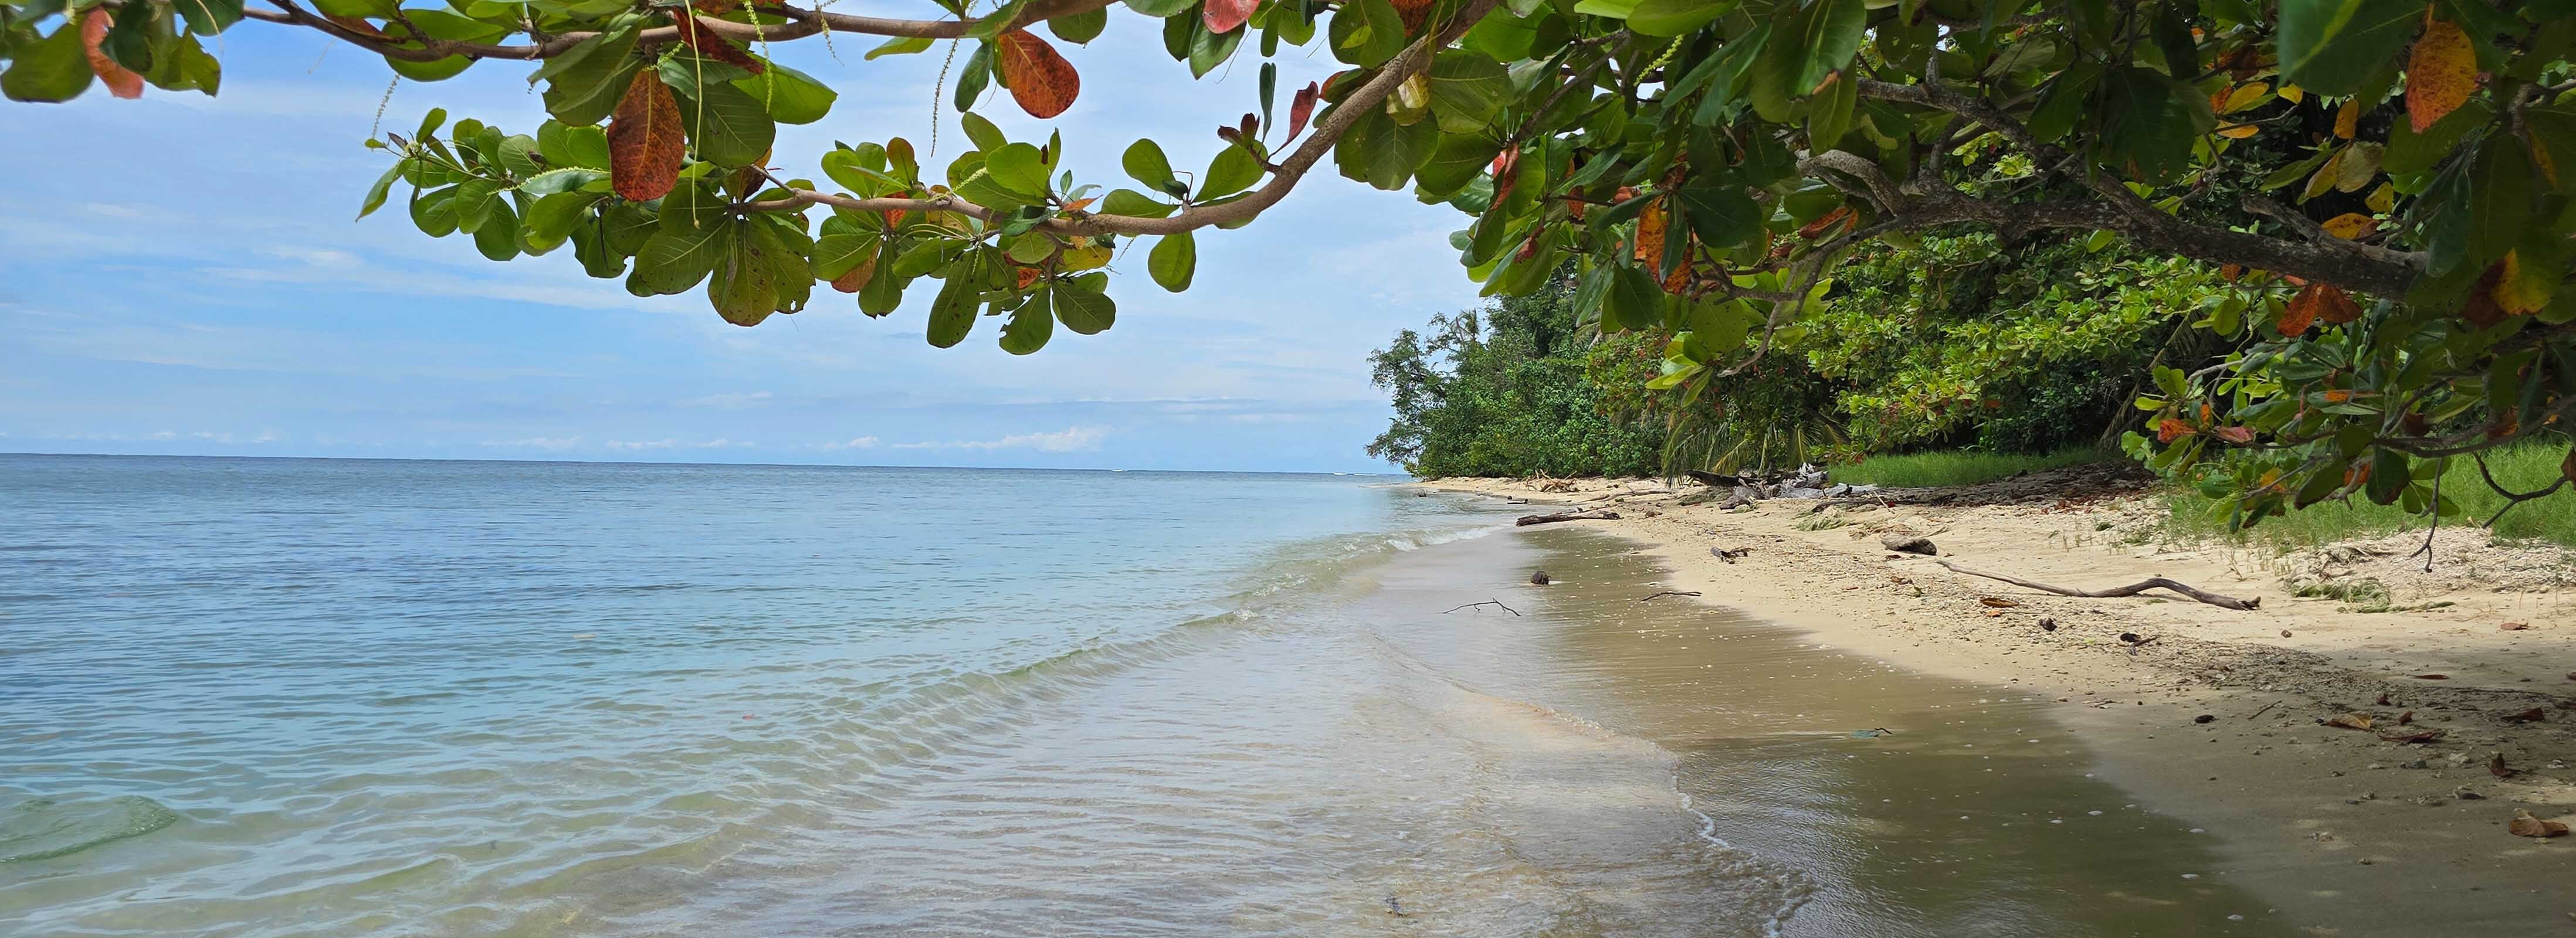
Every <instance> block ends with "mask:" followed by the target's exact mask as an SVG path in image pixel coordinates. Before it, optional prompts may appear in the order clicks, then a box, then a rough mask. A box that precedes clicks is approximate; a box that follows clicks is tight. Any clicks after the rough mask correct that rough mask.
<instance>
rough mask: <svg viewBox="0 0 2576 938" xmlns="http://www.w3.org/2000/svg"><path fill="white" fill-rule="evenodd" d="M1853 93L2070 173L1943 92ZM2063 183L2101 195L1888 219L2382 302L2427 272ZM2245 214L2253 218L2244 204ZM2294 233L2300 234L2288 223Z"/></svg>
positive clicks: (2006, 126) (1972, 105)
mask: <svg viewBox="0 0 2576 938" xmlns="http://www.w3.org/2000/svg"><path fill="white" fill-rule="evenodd" d="M1858 90H1859V93H1860V94H1861V95H1863V96H1865V97H1871V98H1877V99H1879V100H1883V101H1897V102H1902V103H1906V104H1915V105H1920V106H1923V107H1929V108H1934V109H1937V110H1942V111H1948V112H1950V113H1952V114H1957V115H1959V116H1961V117H1964V118H1967V119H1969V120H1972V121H1975V122H1976V123H1978V124H1980V125H1983V126H1985V127H1986V128H1988V129H1990V130H1993V131H1994V132H1996V133H1998V134H2001V135H2002V136H2003V137H2004V139H2005V140H2007V141H2010V142H2011V143H2012V144H2013V145H2014V146H2016V147H2019V148H2021V149H2022V150H2023V151H2024V152H2026V153H2028V154H2030V156H2031V158H2032V159H2033V160H2034V161H2035V162H2036V163H2037V164H2038V165H2040V166H2045V167H2072V166H2074V165H2076V164H2075V163H2074V162H2073V161H2070V160H2068V159H2067V158H2066V156H2067V155H2066V153H2065V152H2064V151H2061V150H2059V149H2058V148H2056V147H2053V146H2049V145H2047V144H2044V143H2041V142H2040V141H2039V139H2038V138H2037V137H2036V136H2034V135H2032V134H2031V132H2030V128H2029V127H2028V126H2026V125H2024V124H2023V123H2022V122H2021V121H2019V120H2016V119H2014V118H2013V116H2012V115H2011V114H2009V113H2006V112H2005V111H2004V110H2003V109H2001V108H1998V107H1995V106H1994V105H1992V104H1988V103H1986V102H1984V101H1981V100H1978V99H1976V98H1973V97H1970V96H1968V95H1965V94H1961V93H1959V92H1957V91H1954V90H1951V89H1950V88H1948V87H1946V86H1943V85H1939V84H1917V85H1900V84H1895V83H1892V82H1884V81H1875V80H1870V79H1863V80H1861V82H1860V87H1859V89H1858ZM2069 178H2070V179H2072V180H2073V181H2074V182H2076V183H2077V184H2078V185H2082V186H2084V187H2085V188H2087V189H2089V190H2092V191H2093V192H2094V193H2096V194H2098V195H2100V196H2102V198H2103V200H2104V201H2103V202H2102V203H2099V204H2092V205H2089V206H2084V205H2076V204H2071V203H2057V204H2055V205H2045V204H2044V205H2043V206H2022V205H2010V204H2004V203H1986V204H1984V205H1975V204H1970V203H1974V202H1976V200H1971V199H1967V198H1966V197H1964V196H1951V195H1940V196H1929V197H1925V198H1918V199H1916V200H1914V201H1913V202H1911V203H1909V204H1908V205H1907V206H1906V207H1904V208H1902V209H1899V210H1898V211H1897V212H1895V213H1894V214H1895V215H1896V219H1895V220H1897V221H1900V222H1902V223H1904V225H1905V227H1908V228H1919V227H1925V226H1927V225H1931V224H1941V223H1946V222H1952V221H1977V222H1983V223H1986V224H1990V225H1995V226H1997V227H1998V228H2001V229H2002V230H2006V231H2027V230H2031V229H2037V228H2093V229H2096V230H2108V231H2115V232H2118V233H2119V234H2120V235H2121V236H2123V237H2126V238H2128V239H2129V240H2130V241H2132V242H2135V243H2137V244H2138V245H2139V246H2140V247H2143V248H2147V249H2149V250H2154V251H2162V252H2166V253H2171V254H2178V255H2181V256H2184V257H2189V258H2192V259H2194V260H2202V261H2211V262H2215V263H2222V264H2243V265H2245V266H2247V267H2254V268H2260V269H2263V270H2270V271H2274V272H2277V273H2284V274H2290V275H2293V276H2297V277H2302V278H2305V279H2308V280H2315V281H2322V282H2326V283H2332V284H2336V285H2338V286H2343V287H2348V288H2351V289H2355V290H2359V291H2362V292H2365V293H2372V294H2377V295H2380V296H2387V297H2398V296H2403V295H2405V293H2406V290H2407V287H2408V286H2409V285H2411V284H2413V283H2414V281H2415V277H2416V276H2417V275H2418V274H2420V273H2422V272H2423V269H2424V257H2423V255H2422V254H2421V253H2418V252H2407V251H2392V250H2389V249H2387V248H2381V247H2374V246H2371V245H2366V244H2359V243H2355V242H2351V241H2345V240H2343V239H2340V238H2332V237H2329V238H2328V239H2326V240H2324V241H2314V240H2310V241H2291V240H2286V239H2281V238H2272V237H2266V236H2263V235H2257V234H2249V233H2246V232H2242V231H2232V230H2228V229H2225V228H2213V227H2209V226H2205V225H2194V224H2191V223H2189V222H2185V221H2183V220H2181V219H2179V218H2175V217H2173V216H2172V215H2168V214H2166V213H2164V212H2162V211H2159V210H2157V209H2156V207H2155V206H2153V205H2150V204H2148V203H2147V201H2146V200H2145V199H2143V198H2140V197H2138V194H2137V193H2134V192H2131V191H2129V189H2128V187H2127V186H2125V185H2122V184H2121V183H2120V181H2119V180H2116V179H2112V178H2110V177H2107V176H2101V175H2098V174H2090V173H2087V174H2083V175H2070V176H2069ZM1829 181H1830V180H1829ZM2247 208H2248V210H2249V211H2259V209H2255V208H2254V207H2253V206H2251V205H2249V206H2247ZM2097 210H2098V211H2097ZM2264 214H2267V215H2269V214H2270V213H2268V212H2267V213H2264ZM2288 214H2295V213H2288ZM2273 217H2276V218H2277V217H2278V216H2273ZM2293 227H2297V226H2296V225H2295V224H2293ZM2303 231H2304V230H2303Z"/></svg>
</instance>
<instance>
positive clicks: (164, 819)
mask: <svg viewBox="0 0 2576 938" xmlns="http://www.w3.org/2000/svg"><path fill="white" fill-rule="evenodd" d="M176 823H179V812H176V811H172V810H170V809H169V808H168V807H165V806H163V805H162V804H161V803H160V802H158V801H154V800H152V799H150V798H145V797H143V796H141V795H116V796H112V797H101V798H44V797H30V798H22V799H19V800H18V801H17V802H16V803H15V804H11V805H9V806H8V807H7V808H5V809H0V863H18V862H24V861H29V860H51V859H54V858H56V857H67V856H71V855H72V854H75V853H79V852H81V851H83V850H88V849H90V848H92V847H99V846H104V845H107V844H112V843H115V842H117V841H120V840H126V839H128V838H133V837H141V836H143V835H145V834H149V833H152V832H153V831H157V830H160V829H162V828H164V827H168V826H170V825H172V824H176Z"/></svg>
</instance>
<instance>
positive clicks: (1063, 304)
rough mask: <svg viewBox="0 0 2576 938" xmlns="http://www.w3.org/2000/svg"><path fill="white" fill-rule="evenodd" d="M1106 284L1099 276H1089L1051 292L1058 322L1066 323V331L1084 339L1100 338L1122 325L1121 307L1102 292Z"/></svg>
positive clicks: (1066, 283) (1062, 283)
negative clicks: (1119, 312)
mask: <svg viewBox="0 0 2576 938" xmlns="http://www.w3.org/2000/svg"><path fill="white" fill-rule="evenodd" d="M1106 280H1107V278H1105V277H1100V276H1099V275H1098V274H1086V275H1083V276H1081V277H1077V278H1074V279H1072V280H1067V281H1062V282H1059V283H1057V284H1056V285H1055V286H1054V287H1053V288H1051V292H1052V293H1053V294H1054V296H1053V297H1052V299H1053V301H1054V304H1055V318H1056V319H1058V320H1060V321H1062V322H1063V323H1064V327H1065V328H1067V329H1071V330H1073V331H1075V332H1077V333H1081V334H1083V335H1099V334H1100V333H1102V332H1106V331H1108V329H1109V327H1110V325H1111V324H1113V323H1116V322H1117V321H1118V304H1116V303H1113V302H1110V300H1109V297H1108V295H1107V294H1104V293H1102V292H1100V287H1099V286H1098V285H1097V284H1098V283H1100V282H1105V281H1106Z"/></svg>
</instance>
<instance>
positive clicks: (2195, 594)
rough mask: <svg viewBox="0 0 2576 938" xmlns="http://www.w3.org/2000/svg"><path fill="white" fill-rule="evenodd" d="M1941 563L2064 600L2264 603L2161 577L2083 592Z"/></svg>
mask: <svg viewBox="0 0 2576 938" xmlns="http://www.w3.org/2000/svg"><path fill="white" fill-rule="evenodd" d="M1940 563H1941V565H1942V566H1944V567H1948V568H1950V572H1952V573H1965V574H1967V575H1969V576H1981V577H1985V578H1986V579H1989V580H2002V581H2004V582H2006V583H2010V584H2012V585H2014V586H2021V587H2028V588H2030V589H2035V590H2038V591H2040V592H2043V593H2056V594H2057V595H2060V596H2075V597H2079V598H2083V599H2114V598H2118V597H2121V596H2135V595H2138V594H2139V593H2141V592H2145V591H2147V590H2151V589H2168V590H2172V591H2174V592H2177V593H2181V594H2183V595H2185V596H2189V597H2191V598H2193V599H2196V600H2199V601H2201V602H2205V603H2208V604H2210V605H2212V606H2217V607H2219V608H2221V609H2253V608H2255V607H2257V606H2260V605H2262V604H2263V600H2262V599H2261V598H2260V597H2257V598H2254V599H2238V598H2236V597H2233V596H2221V595H2219V594H2217V593H2212V592H2208V591H2206V590H2202V589H2199V588H2196V587H2193V586H2191V585H2189V584H2185V583H2179V582H2176V581H2173V580H2168V579H2165V578H2164V577H2160V576H2156V577H2148V578H2146V579H2144V580H2140V581H2138V582H2136V583H2131V584H2129V585H2127V586H2115V587H2112V588H2110V589H2106V590H2079V589H2068V588H2066V587H2063V586H2050V585H2048V584H2046V583H2033V582H2031V581H2029V580H2025V579H2022V578H2020V577H2010V576H2005V575H2003V574H2000V573H1985V572H1982V571H1977V570H1970V569H1968V568H1966V567H1962V566H1959V565H1957V564H1954V563H1951V562H1949V561H1947V560H1944V561H1941V562H1940Z"/></svg>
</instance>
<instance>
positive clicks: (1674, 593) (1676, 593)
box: [1637, 590, 1699, 602]
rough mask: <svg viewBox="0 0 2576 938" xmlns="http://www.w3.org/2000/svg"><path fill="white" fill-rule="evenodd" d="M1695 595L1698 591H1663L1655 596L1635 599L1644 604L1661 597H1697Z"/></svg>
mask: <svg viewBox="0 0 2576 938" xmlns="http://www.w3.org/2000/svg"><path fill="white" fill-rule="evenodd" d="M1697 595H1699V591H1698V590H1665V591H1663V592H1660V593H1656V594H1654V595H1653V596H1639V597H1637V601H1638V602H1645V601H1646V600H1649V599H1659V598H1662V597H1665V596H1697Z"/></svg>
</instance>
